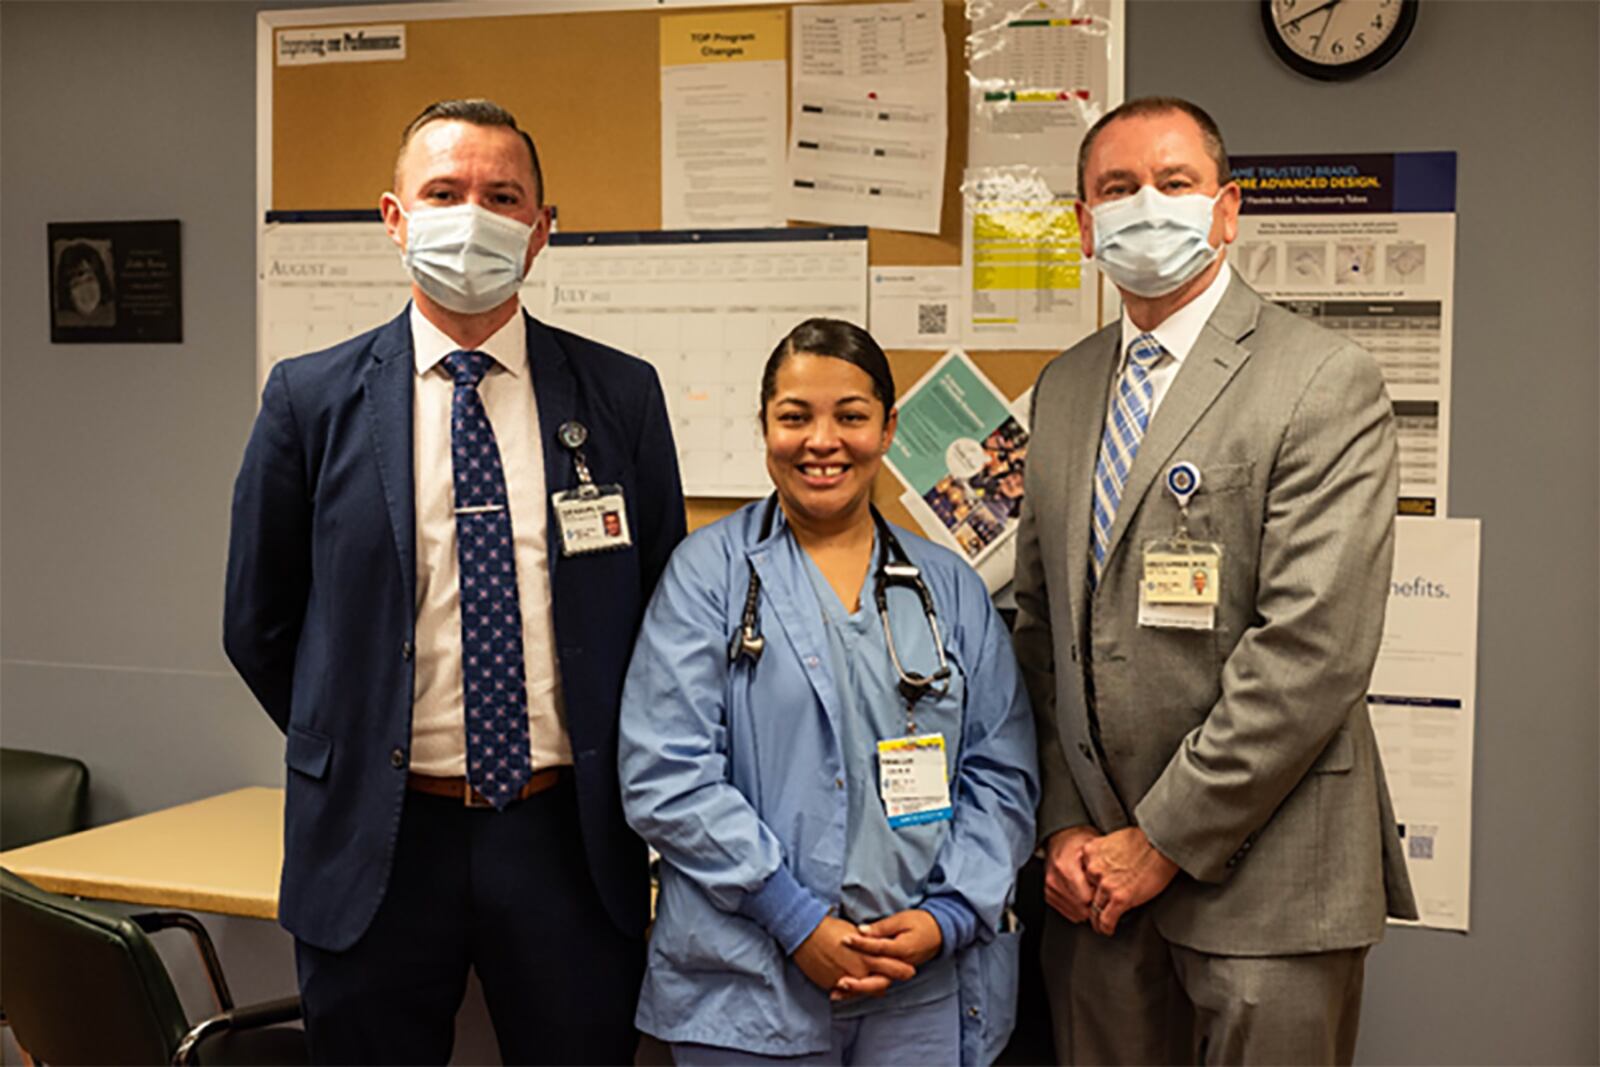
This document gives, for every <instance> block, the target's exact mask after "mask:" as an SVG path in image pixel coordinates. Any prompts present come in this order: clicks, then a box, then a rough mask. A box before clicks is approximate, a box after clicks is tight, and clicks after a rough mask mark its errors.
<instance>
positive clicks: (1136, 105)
mask: <svg viewBox="0 0 1600 1067" xmlns="http://www.w3.org/2000/svg"><path fill="white" fill-rule="evenodd" d="M1173 111H1177V112H1180V113H1181V114H1184V115H1188V116H1189V117H1190V118H1191V119H1193V120H1194V124H1195V125H1196V126H1198V127H1200V139H1201V140H1202V141H1204V142H1205V146H1206V154H1207V155H1209V156H1210V157H1211V162H1212V163H1214V164H1216V167H1217V185H1218V186H1223V185H1227V184H1228V181H1229V179H1231V178H1232V176H1233V175H1232V173H1231V172H1230V171H1229V170H1228V149H1227V146H1226V145H1224V144H1223V143H1222V130H1221V128H1220V127H1218V126H1217V120H1216V119H1214V118H1212V117H1211V116H1210V115H1208V114H1207V113H1206V110H1205V108H1203V107H1201V106H1200V105H1199V104H1196V103H1194V102H1192V101H1189V100H1185V99H1184V98H1183V97H1181V96H1141V97H1138V98H1136V99H1133V100H1129V101H1128V102H1127V103H1125V104H1120V105H1118V106H1117V107H1114V108H1112V109H1111V110H1110V111H1107V112H1106V113H1105V114H1104V115H1101V116H1100V121H1098V122H1096V123H1095V124H1094V125H1093V126H1090V127H1089V132H1088V133H1086V134H1084V135H1083V141H1082V143H1080V144H1079V145H1078V199H1079V200H1084V199H1087V198H1086V197H1085V196H1084V193H1085V191H1086V187H1085V185H1084V173H1085V172H1086V171H1087V170H1088V167H1089V150H1090V149H1091V148H1093V147H1094V142H1095V140H1096V138H1098V137H1099V136H1100V131H1101V130H1103V129H1105V128H1106V127H1107V126H1109V125H1111V124H1112V123H1113V122H1116V121H1117V120H1118V119H1137V118H1148V117H1150V116H1152V115H1166V114H1169V113H1171V112H1173Z"/></svg>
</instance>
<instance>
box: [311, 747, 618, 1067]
mask: <svg viewBox="0 0 1600 1067" xmlns="http://www.w3.org/2000/svg"><path fill="white" fill-rule="evenodd" d="M295 947H296V959H297V963H298V965H299V971H300V995H301V1000H302V1002H303V1004H304V1006H305V1015H306V1036H307V1038H308V1039H309V1042H310V1047H311V1057H312V1061H313V1062H314V1063H327V1064H369V1063H370V1064H379V1063H381V1064H412V1063H435V1064H442V1063H446V1062H448V1060H449V1059H450V1052H451V1046H452V1044H453V1043H454V1038H455V1019H456V1011H457V1009H458V1008H460V1006H461V999H462V996H463V995H464V993H465V990H466V985H467V970H468V968H471V969H473V970H476V971H477V973H478V978H479V980H480V981H481V982H482V984H483V995H484V1000H485V1002H486V1003H487V1005H488V1008H489V1016H490V1018H491V1019H492V1020H493V1022H494V1031H495V1038H496V1039H497V1041H498V1043H499V1045H500V1055H501V1059H502V1060H503V1062H505V1063H517V1064H521V1063H559V1064H581V1063H601V1064H616V1063H632V1062H633V1057H634V1051H635V1048H636V1047H637V1045H638V1033H637V1032H636V1031H635V1030H634V1028H633V1010H634V1006H635V1005H636V1004H637V1002H638V997H639V983H640V980H641V979H642V978H643V975H644V941H643V939H641V938H634V937H627V936H625V935H623V934H622V933H621V932H620V931H618V930H617V928H616V927H615V926H613V925H612V923H611V920H610V919H609V918H608V917H607V915H606V912H605V909H604V907H602V905H601V903H600V896H599V894H598V893H596V892H595V890H594V879H593V877H592V876H591V875H590V873H589V865H588V863H587V861H586V860H585V857H584V852H583V842H582V839H581V836H580V832H579V828H578V805H577V795H576V792H575V790H574V788H573V784H572V779H571V776H570V775H568V776H566V777H565V778H564V780H563V781H562V782H561V783H560V784H559V785H557V786H555V787H554V788H552V789H549V790H546V791H545V792H543V793H538V794H536V795H534V796H531V797H529V798H528V799H526V800H522V801H518V802H517V803H515V804H512V805H511V806H510V807H508V808H506V810H505V811H501V812H497V811H493V810H490V809H485V808H467V807H465V806H463V805H462V803H461V801H459V800H450V799H446V798H444V797H435V796H428V795H425V794H422V793H407V794H406V799H405V808H404V811H403V813H402V814H401V817H400V833H399V840H398V842H397V844H396V846H395V857H394V868H393V870H392V871H391V872H390V875H389V888H388V891H387V892H386V893H385V894H384V898H383V903H382V904H381V905H380V906H379V908H378V914H377V916H376V917H375V918H374V919H373V920H372V925H371V926H370V927H368V929H367V932H366V933H365V934H364V935H362V937H361V939H360V940H359V941H357V942H356V943H355V944H354V945H352V946H351V947H350V948H349V949H347V950H345V951H344V952H328V951H325V950H323V949H319V948H316V947H315V946H313V945H308V944H306V943H305V942H304V941H297V942H296V946H295Z"/></svg>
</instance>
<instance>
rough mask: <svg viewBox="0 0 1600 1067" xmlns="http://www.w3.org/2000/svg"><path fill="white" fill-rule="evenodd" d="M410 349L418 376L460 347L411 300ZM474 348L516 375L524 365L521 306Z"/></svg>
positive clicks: (525, 341) (525, 349)
mask: <svg viewBox="0 0 1600 1067" xmlns="http://www.w3.org/2000/svg"><path fill="white" fill-rule="evenodd" d="M410 316H411V350H412V353H413V355H414V357H415V359H416V364H417V374H418V376H421V375H424V374H427V373H428V372H429V371H431V370H432V369H433V368H434V367H437V366H438V365H439V364H440V363H441V362H442V361H443V360H444V358H445V357H446V356H448V355H449V354H450V353H452V352H459V351H460V350H461V346H460V345H458V344H456V343H455V342H454V341H452V340H450V338H449V336H448V335H446V334H445V332H444V331H443V330H441V329H439V327H437V326H435V325H434V324H433V323H431V322H429V321H428V317H427V316H426V315H424V314H423V313H422V312H421V310H420V309H418V307H417V304H416V301H412V302H411V309H410ZM476 351H479V352H483V353H486V354H487V355H488V356H489V358H491V359H493V360H494V361H495V362H496V363H498V364H499V365H500V367H501V369H502V370H504V371H506V372H507V373H508V374H510V375H511V376H512V377H515V378H520V377H522V375H523V372H524V371H526V370H527V367H528V330H527V327H526V325H525V324H524V323H523V321H522V314H521V307H520V305H519V306H518V313H517V314H515V315H513V316H511V318H510V319H508V320H507V321H506V324H505V325H504V326H502V327H500V328H499V329H498V330H496V331H495V332H494V334H493V336H491V337H490V338H489V339H488V340H487V341H485V342H483V344H481V345H479V346H478V347H477V349H476Z"/></svg>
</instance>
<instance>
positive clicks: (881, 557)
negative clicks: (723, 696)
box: [728, 493, 950, 709]
mask: <svg viewBox="0 0 1600 1067" xmlns="http://www.w3.org/2000/svg"><path fill="white" fill-rule="evenodd" d="M867 506H868V508H870V509H871V511H872V522H873V525H875V526H876V527H877V530H878V570H877V573H876V574H875V575H874V576H873V582H872V599H873V602H874V604H876V606H877V608H878V618H879V620H881V621H882V623H883V639H884V643H885V644H887V645H888V647H889V662H891V663H893V664H894V670H895V674H897V675H898V676H899V678H900V681H899V684H898V689H899V690H900V695H901V696H902V697H904V698H905V700H906V707H907V709H910V708H913V707H915V706H916V703H917V701H919V700H921V699H922V698H923V697H925V696H927V695H928V694H929V693H931V692H936V693H938V694H940V695H943V694H944V693H945V692H947V691H948V690H949V688H950V664H949V662H948V661H947V660H946V659H945V655H944V635H943V634H942V633H941V632H940V631H939V616H938V613H937V612H935V611H934V607H933V594H932V593H930V592H928V586H927V585H926V583H924V582H923V580H922V571H921V570H919V569H918V568H917V565H916V564H915V563H912V562H911V557H909V556H907V555H906V551H905V549H903V548H901V547H900V539H899V538H897V537H895V535H894V531H893V530H891V529H890V528H889V524H888V523H887V522H885V521H884V519H883V516H882V515H880V514H879V513H878V509H877V508H876V507H874V506H873V505H871V504H868V505H867ZM777 512H778V496H777V494H776V493H774V494H773V495H772V496H770V497H768V498H767V503H766V508H765V511H764V513H763V515H762V517H761V540H762V541H765V540H766V539H767V538H769V537H771V536H772V526H773V522H774V520H775V519H776V517H777ZM894 586H903V587H905V588H907V589H910V590H912V591H913V592H915V593H916V594H917V599H919V600H921V601H922V613H923V615H924V616H926V617H927V620H928V628H929V629H930V630H932V631H933V647H934V651H935V652H936V653H937V654H938V657H939V667H938V669H937V670H935V671H934V672H933V673H932V674H918V673H917V672H915V671H908V670H906V668H905V666H904V664H902V663H901V662H900V653H899V650H898V649H897V648H896V647H895V643H894V628H893V627H892V626H890V625H889V590H890V589H891V588H893V587H894ZM760 605H761V576H760V575H759V574H757V573H756V566H755V564H754V563H751V564H750V584H749V585H748V586H747V587H746V589H745V595H744V615H743V617H742V619H741V620H740V623H739V631H738V632H737V633H735V634H734V635H733V640H732V642H730V643H729V645H728V662H729V663H730V664H737V663H738V662H739V660H741V659H744V658H748V659H749V660H750V666H751V668H752V669H754V667H755V665H756V664H757V663H758V662H760V660H761V653H762V651H763V650H765V648H766V645H767V640H766V638H765V637H763V636H762V635H761V611H760Z"/></svg>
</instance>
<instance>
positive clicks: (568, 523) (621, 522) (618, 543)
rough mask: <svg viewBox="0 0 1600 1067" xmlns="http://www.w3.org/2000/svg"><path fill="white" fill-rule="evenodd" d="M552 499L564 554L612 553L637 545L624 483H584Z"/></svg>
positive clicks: (554, 495) (556, 494)
mask: <svg viewBox="0 0 1600 1067" xmlns="http://www.w3.org/2000/svg"><path fill="white" fill-rule="evenodd" d="M550 502H551V505H552V506H553V507H554V508H555V513H556V526H557V527H558V529H559V530H560V533H561V554H562V555H563V556H582V555H587V554H589V553H591V552H609V551H611V550H613V549H618V548H627V547H628V546H629V545H631V544H633V536H632V534H631V533H630V532H629V530H628V502H627V500H625V499H624V498H623V495H622V486H620V485H583V486H580V487H579V488H577V489H568V490H567V491H565V492H561V493H555V494H553V495H552V496H551V498H550Z"/></svg>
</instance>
